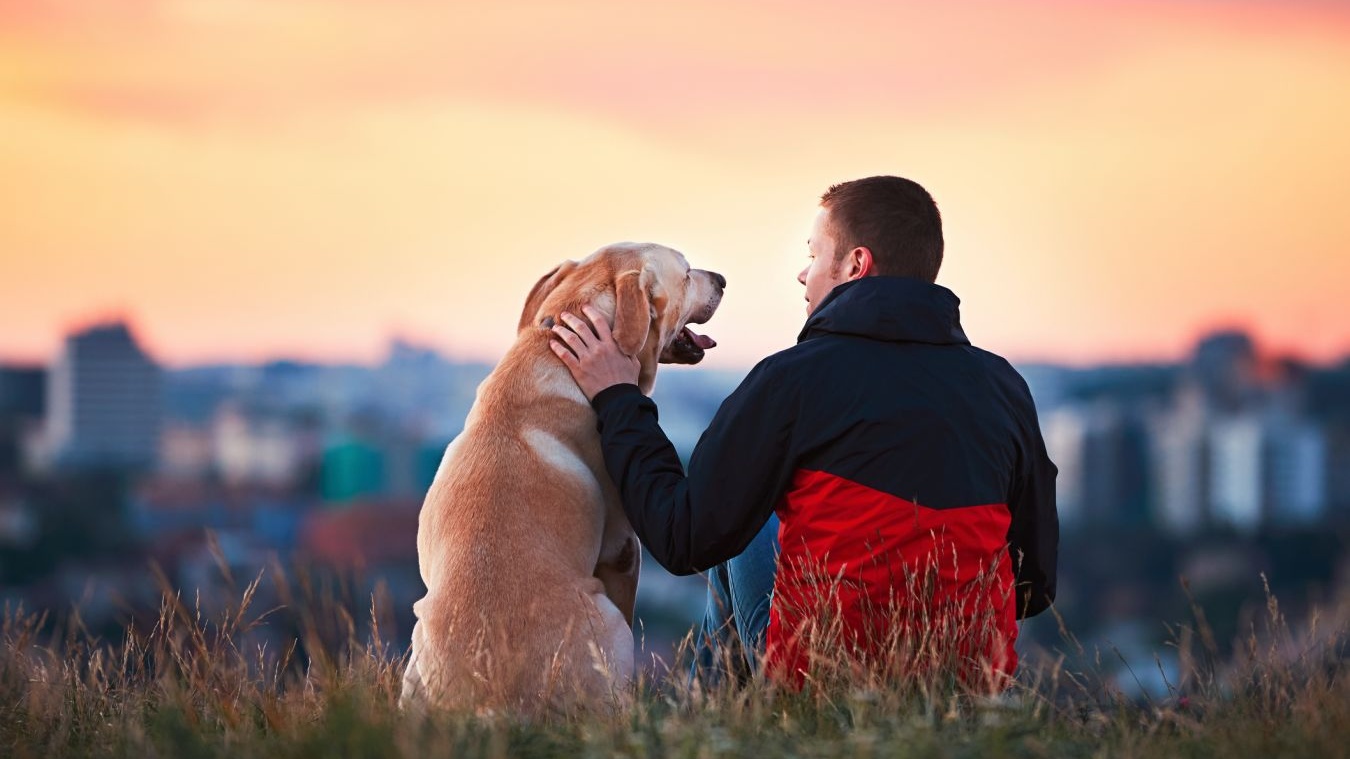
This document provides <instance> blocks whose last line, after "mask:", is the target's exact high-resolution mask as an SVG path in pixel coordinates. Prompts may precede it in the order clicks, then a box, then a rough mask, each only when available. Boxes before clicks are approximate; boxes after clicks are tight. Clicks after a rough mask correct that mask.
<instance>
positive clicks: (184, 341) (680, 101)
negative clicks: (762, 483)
mask: <svg viewBox="0 0 1350 759" xmlns="http://www.w3.org/2000/svg"><path fill="white" fill-rule="evenodd" d="M878 173H895V174H901V175H904V176H908V177H910V178H913V179H916V180H918V181H919V182H921V183H922V184H924V185H925V186H926V187H928V188H929V190H930V191H931V192H932V193H933V195H934V196H935V197H936V199H937V201H938V203H939V205H940V207H941V208H942V211H943V215H944V219H945V223H946V233H947V259H946V264H945V266H944V269H943V273H942V275H941V277H940V278H939V282H940V283H941V284H944V285H946V286H948V287H950V288H952V289H953V290H955V291H956V292H957V294H958V295H960V296H961V298H962V300H963V318H964V321H965V325H966V329H967V332H968V333H969V334H970V336H971V338H972V339H973V340H974V342H975V343H976V344H978V345H981V346H983V347H987V348H990V349H992V350H995V351H997V352H1000V353H1003V354H1005V355H1008V356H1009V357H1011V358H1013V359H1015V360H1016V359H1021V360H1033V359H1050V360H1058V361H1067V362H1075V363H1083V362H1091V361H1116V360H1143V359H1164V360H1166V359H1174V358H1177V357H1180V356H1181V355H1183V354H1184V353H1185V352H1186V351H1187V350H1188V349H1189V347H1190V345H1191V344H1192V343H1193V342H1194V340H1195V339H1196V337H1197V336H1198V335H1199V334H1201V333H1202V332H1203V331H1204V330H1207V329H1212V328H1214V327H1217V326H1227V325H1242V326H1245V327H1248V328H1250V329H1251V330H1252V331H1253V332H1254V333H1255V335H1256V336H1257V337H1258V339H1259V340H1260V341H1261V343H1262V344H1263V345H1264V346H1266V347H1267V348H1269V349H1270V350H1274V351H1281V352H1292V353H1296V354H1299V355H1302V356H1304V357H1307V358H1309V359H1313V360H1317V361H1326V360H1331V359H1334V358H1338V357H1340V356H1343V355H1346V354H1350V305H1347V304H1348V303H1350V211H1348V210H1347V209H1346V208H1345V207H1344V206H1345V205H1346V203H1347V201H1348V200H1350V7H1348V6H1345V5H1342V4H1338V3H1335V2H1293V1H1286V2H1257V1H1255V0H1248V1H1237V0H1233V1H1229V2H1219V1H1217V0H1215V1H1213V2H1200V1H1199V0H1173V1H1171V2H1130V3H1126V2H1101V3H1070V2H1044V1H1038V2H1009V1H1008V0H997V1H993V0H991V1H989V2H953V3H898V2H831V3H825V2H792V1H788V0H784V1H782V2H726V0H718V1H717V2H712V1H705V0H690V1H687V2H678V3H671V2H665V3H647V2H641V1H639V0H629V1H628V2H608V1H605V2H601V1H597V0H582V1H581V2H538V3H521V2H501V3H495V4H490V3H451V2H411V1H404V0H397V1H396V0H387V1H385V2H373V1H367V0H325V1H322V2H320V1H317V0H178V1H175V2H164V1H157V0H138V1H137V2H129V1H127V0H51V1H47V2H30V1H28V0H0V178H2V181H0V324H3V325H4V326H3V328H2V330H0V358H2V359H5V360H10V361H45V360H47V359H49V358H50V357H51V356H52V355H53V353H54V352H55V350H56V349H57V347H58V345H59V342H60V339H61V336H62V335H63V334H64V333H65V332H66V331H68V330H69V329H71V328H73V327H77V326H80V325H82V324H86V323H89V322H91V321H94V320H98V319H102V318H106V317H109V316H117V315H122V316H126V317H127V318H130V319H131V320H132V321H133V322H134V324H135V326H136V329H137V331H138V334H139V335H140V336H141V338H142V339H143V341H144V342H145V343H146V344H147V345H148V347H149V349H150V350H151V352H152V353H153V354H154V355H155V356H157V357H158V358H160V359H162V360H164V361H165V362H168V363H170V364H175V365H183V364H188V363H193V362H199V361H207V360H257V359H262V358H269V357H279V356H294V357H300V358H311V359H320V360H360V361H369V360H376V359H378V358H380V357H381V356H382V355H383V353H384V351H385V345H386V343H387V340H388V338H389V337H390V336H391V335H395V334H398V335H404V336H407V337H410V338H412V339H415V340H418V341H421V342H425V343H428V344H431V345H434V346H436V347H438V348H440V349H442V350H444V351H446V352H447V353H449V354H451V355H453V356H456V357H460V358H481V359H489V360H491V359H494V358H496V357H497V356H499V355H500V354H501V353H502V351H504V350H505V347H506V345H507V344H508V342H509V341H510V340H511V339H512V337H513V332H514V326H515V323H516V319H517V317H518V314H519V309H520V306H521V304H522V302H523V301H524V297H525V294H526V292H527V291H528V290H529V288H530V286H531V285H532V284H533V283H534V281H535V280H536V279H537V278H538V277H539V276H540V275H541V274H543V273H544V272H546V271H547V270H549V269H550V268H552V267H553V266H554V265H555V264H556V263H558V262H559V261H561V260H563V259H565V258H580V257H582V256H584V255H585V254H587V253H588V252H590V251H591V250H593V249H595V248H596V247H598V246H600V245H602V244H605V243H607V242H611V241H616V240H650V241H654V242H661V243H664V244H667V245H671V246H673V247H676V248H679V249H681V250H683V251H684V252H685V253H686V254H687V255H688V256H689V258H690V260H691V261H692V262H693V263H694V265H695V266H699V267H703V268H709V269H714V270H717V271H720V272H722V273H724V274H725V275H726V276H727V278H728V280H729V286H728V289H727V297H726V301H725V304H724V306H723V308H722V310H721V311H720V312H719V314H718V315H717V317H716V318H715V319H714V320H713V321H712V322H711V323H710V324H709V325H708V327H707V329H706V332H708V334H711V335H713V336H714V337H716V338H717V339H718V340H719V341H720V342H721V343H722V345H721V347H720V348H718V349H717V350H715V351H713V352H712V353H711V354H710V357H709V360H708V362H707V364H708V365H713V366H727V367H730V366H747V365H749V364H750V363H752V362H753V361H755V360H756V359H758V358H759V357H761V356H763V355H765V354H767V353H769V352H771V351H774V350H778V349H780V348H783V347H786V346H787V345H789V344H791V342H792V341H793V340H794V339H795V336H796V333H797V331H798V329H799V328H800V326H801V322H802V319H803V315H804V311H803V305H804V304H803V301H802V289H801V287H800V286H799V285H798V284H797V283H796V281H795V276H796V273H797V271H798V270H800V269H801V267H802V266H803V265H804V263H805V252H806V247H805V239H806V237H807V234H808V232H809V229H810V225H811V221H812V217H813V216H814V214H815V207H816V201H817V199H818V197H819V195H820V193H821V192H822V191H823V190H824V189H825V188H826V187H827V186H828V185H829V184H831V183H832V182H835V181H839V180H843V179H850V178H856V177H860V176H866V175H870V174H878Z"/></svg>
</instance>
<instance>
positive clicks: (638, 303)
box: [614, 269, 652, 356]
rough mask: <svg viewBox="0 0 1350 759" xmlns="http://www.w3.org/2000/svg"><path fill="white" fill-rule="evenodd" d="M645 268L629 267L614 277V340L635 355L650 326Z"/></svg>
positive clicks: (645, 338)
mask: <svg viewBox="0 0 1350 759" xmlns="http://www.w3.org/2000/svg"><path fill="white" fill-rule="evenodd" d="M646 278H647V277H646V276H645V272H642V271H637V270H636V269H635V270H632V271H626V272H623V273H621V274H620V275H619V276H618V278H617V279H615V280H614V341H615V342H617V343H618V344H619V349H620V350H622V351H623V352H624V353H626V354H627V355H629V356H636V355H637V354H638V351H640V350H642V346H643V345H644V344H645V343H646V342H647V333H648V332H649V331H651V328H652V305H651V301H650V299H649V298H648V297H647V283H646V282H644V281H643V280H645V279H646Z"/></svg>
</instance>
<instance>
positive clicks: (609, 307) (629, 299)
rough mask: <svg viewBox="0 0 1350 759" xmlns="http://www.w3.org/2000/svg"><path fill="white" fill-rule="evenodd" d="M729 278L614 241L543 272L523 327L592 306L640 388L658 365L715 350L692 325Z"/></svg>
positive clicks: (672, 255) (667, 252)
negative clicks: (635, 370) (629, 359)
mask: <svg viewBox="0 0 1350 759" xmlns="http://www.w3.org/2000/svg"><path fill="white" fill-rule="evenodd" d="M725 287H726V279H725V278H724V277H723V276H722V275H721V274H716V273H714V272H710V271H704V270H702V269H691V268H690V267H689V262H688V261H686V260H685V258H684V256H683V255H681V254H680V253H679V251H675V250H671V249H670V248H667V247H664V246H662V245H653V244H650V243H617V244H615V245H609V246H606V247H604V248H601V249H600V250H598V251H596V252H595V253H592V254H591V255H590V256H588V257H586V258H585V259H583V260H582V261H580V262H577V261H566V262H564V263H563V264H561V265H560V266H558V267H557V268H556V269H554V270H553V271H551V272H549V273H548V274H545V275H544V276H543V277H542V278H541V279H540V280H539V282H538V283H536V284H535V286H534V289H533V290H531V291H530V295H529V297H528V298H527V299H526V301H525V310H524V312H523V313H521V316H520V326H519V328H520V329H522V330H523V329H526V328H527V327H535V326H551V325H552V320H553V319H555V318H556V317H557V315H558V314H559V313H560V312H562V311H570V312H572V313H574V314H577V315H580V314H581V306H583V305H585V304H587V303H591V304H593V305H594V306H595V307H596V308H598V309H599V310H600V311H602V312H604V313H605V314H606V315H607V316H609V317H610V319H611V329H612V330H613V332H614V339H615V341H616V342H618V344H619V347H620V348H621V349H622V350H623V351H624V352H625V353H627V354H628V355H630V356H634V357H636V358H637V359H638V361H639V362H640V363H641V364H642V373H643V378H644V379H646V380H647V382H646V383H641V382H640V383H639V384H642V386H643V388H644V389H648V388H649V387H650V377H651V375H652V374H654V372H655V369H656V364H657V363H658V362H659V363H663V364H697V363H698V362H699V361H702V360H703V355H704V352H705V351H706V350H707V349H709V348H711V347H713V346H714V345H716V344H717V343H716V342H714V341H713V340H712V338H709V337H705V336H703V335H700V334H697V333H696V332H694V331H693V330H691V329H690V328H689V325H690V324H703V323H704V322H706V321H708V319H710V318H712V315H713V313H714V312H715V311H716V310H717V306H718V305H719V304H720V303H721V302H722V291H723V289H724V288H725Z"/></svg>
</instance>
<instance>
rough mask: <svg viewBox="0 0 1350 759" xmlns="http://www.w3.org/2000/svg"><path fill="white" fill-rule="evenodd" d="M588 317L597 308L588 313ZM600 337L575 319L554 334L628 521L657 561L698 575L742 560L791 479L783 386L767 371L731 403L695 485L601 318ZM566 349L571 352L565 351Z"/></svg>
mask: <svg viewBox="0 0 1350 759" xmlns="http://www.w3.org/2000/svg"><path fill="white" fill-rule="evenodd" d="M588 308H589V307H588ZM585 313H586V314H587V316H588V317H590V318H591V323H592V324H594V325H595V331H594V332H592V331H591V328H590V327H589V326H587V325H585V324H584V323H582V322H580V320H578V319H576V317H574V316H572V315H571V314H566V313H564V314H560V315H559V321H561V322H564V323H565V324H567V325H569V327H570V328H569V327H563V326H562V325H558V326H555V328H554V331H555V333H556V334H557V336H558V339H559V340H561V341H562V342H554V343H553V348H554V352H555V353H556V354H557V355H558V357H559V358H560V359H561V360H562V362H563V364H565V365H566V366H567V368H568V370H569V371H571V373H572V376H573V378H575V379H576V380H577V384H578V385H579V386H580V387H581V389H582V392H584V393H585V394H586V397H587V398H589V399H591V405H592V406H593V407H594V408H595V411H596V417H597V426H598V429H599V430H600V439H601V449H602V451H603V452H604V457H605V466H606V468H607V469H608V470H609V474H610V477H611V478H613V480H614V483H615V484H616V485H617V486H618V488H619V494H620V498H621V500H622V502H623V506H624V511H625V512H626V513H627V515H628V521H629V522H630V523H631V524H632V525H633V530H634V531H635V532H636V533H637V535H638V537H639V538H640V539H641V540H642V543H643V545H645V546H646V547H647V550H648V551H649V552H651V554H652V556H653V558H655V559H656V560H657V561H658V562H660V563H661V565H662V566H664V567H665V568H666V569H667V570H669V571H670V572H673V573H675V574H690V573H692V572H697V571H700V570H702V569H706V568H708V567H711V566H715V565H717V564H719V563H721V562H723V561H726V560H727V559H729V558H731V557H733V556H736V555H738V554H739V553H740V552H741V551H742V550H744V549H745V546H746V545H748V544H749V543H750V541H751V540H752V539H753V538H754V536H755V535H756V533H758V532H759V530H760V528H762V527H763V526H764V523H765V522H766V521H767V520H768V518H769V514H770V513H771V512H772V511H773V508H774V506H775V504H777V502H778V499H779V498H780V497H781V496H782V493H783V491H784V490H785V489H786V487H787V484H788V481H789V479H790V478H791V474H792V470H791V456H790V448H791V420H792V419H793V418H795V416H796V414H797V409H795V408H794V407H792V406H793V404H791V403H789V402H786V401H785V399H786V398H787V397H788V393H787V391H786V389H785V387H784V386H783V383H782V382H781V381H772V380H771V379H770V377H772V376H773V374H774V373H773V372H772V371H771V370H770V369H769V368H768V366H767V364H768V362H764V363H761V364H760V365H759V366H757V367H755V369H754V371H752V372H751V373H750V375H749V376H747V377H746V379H745V381H744V382H742V383H741V386H740V387H739V388H737V389H736V391H735V392H734V393H732V394H731V396H730V397H728V398H727V399H726V401H725V402H723V404H722V406H721V408H719V409H718V411H717V415H716V416H715V417H714V418H713V421H712V424H711V425H709V427H708V429H707V431H705V432H704V433H703V437H702V438H700V439H699V443H698V446H697V447H696V448H695V449H694V454H693V457H692V458H691V459H690V462H689V476H688V477H686V476H685V473H684V469H683V468H682V467H681V466H680V460H679V456H678V455H676V453H675V447H674V446H673V445H671V443H670V440H669V439H668V438H667V437H666V435H665V433H664V432H662V431H661V427H660V425H658V424H657V413H656V404H655V403H653V402H652V400H651V399H650V398H647V397H646V396H644V395H642V393H641V392H640V391H639V390H638V388H637V385H636V381H637V373H638V372H637V362H636V361H635V360H633V359H632V358H631V357H628V356H624V355H623V354H622V352H620V351H619V349H618V345H617V344H616V343H615V342H614V340H613V339H612V338H611V335H610V334H609V329H608V326H607V325H606V324H605V322H604V320H603V319H602V318H600V315H599V314H598V313H593V312H591V311H586V312H585ZM564 344H565V345H564Z"/></svg>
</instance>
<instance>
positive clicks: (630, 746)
mask: <svg viewBox="0 0 1350 759" xmlns="http://www.w3.org/2000/svg"><path fill="white" fill-rule="evenodd" d="M262 582H264V579H263V578H262V577H261V576H260V578H259V579H258V580H255V582H253V583H251V584H249V585H248V586H247V587H243V588H240V589H239V590H238V591H237V593H236V594H235V596H234V600H233V602H232V603H231V604H230V605H229V606H228V608H225V609H223V610H217V611H216V612H215V613H210V614H208V613H207V612H206V611H204V610H203V609H201V608H199V606H198V602H197V601H196V600H195V599H189V598H183V597H180V596H179V595H177V594H175V593H165V596H164V600H163V602H162V605H161V608H160V612H159V614H158V617H157V619H154V620H153V621H152V623H151V624H150V625H148V626H147V627H148V629H143V630H137V629H135V628H134V627H129V628H128V631H127V632H126V634H125V636H124V638H123V639H122V640H120V641H117V642H107V641H100V640H98V639H97V638H95V637H94V636H92V635H91V634H89V633H87V632H85V631H84V630H83V629H82V627H81V625H80V623H79V619H78V616H75V617H72V618H71V619H70V620H69V621H68V622H66V623H64V624H62V625H60V626H59V627H60V629H59V631H57V632H55V633H53V632H52V628H53V625H50V624H47V623H46V620H45V618H44V617H43V616H42V615H34V614H28V613H25V612H23V611H22V610H7V611H6V614H5V619H4V622H3V630H2V631H0V632H2V633H3V635H2V638H3V646H4V651H3V654H0V756H3V757H13V758H14V759H29V758H34V759H50V758H51V757H58V756H109V757H114V756H115V757H217V756H218V757H265V758H266V759H282V758H283V757H302V756H303V757H308V756H326V757H332V756H397V757H408V758H409V759H413V758H418V759H421V758H422V757H439V756H453V757H590V756H595V757H600V756H623V757H668V756H669V757H724V756H725V757H731V756H770V757H776V756H784V757H846V756H847V757H855V756H856V757H868V756H877V757H880V756H888V757H909V756H949V757H960V756H981V757H983V756H1047V757H1060V756H1149V757H1153V756H1197V757H1199V756H1216V757H1235V756H1319V757H1320V756H1347V755H1350V685H1348V684H1347V680H1346V675H1347V670H1346V665H1345V661H1346V657H1345V654H1346V650H1345V644H1346V641H1347V626H1346V616H1345V615H1344V614H1341V613H1339V612H1340V611H1342V610H1343V609H1340V610H1338V612H1337V613H1335V614H1330V615H1328V616H1327V617H1326V618H1322V617H1319V616H1317V615H1314V616H1313V617H1311V618H1309V619H1307V620H1302V621H1300V622H1299V623H1298V624H1297V625H1290V624H1288V623H1287V622H1286V620H1285V619H1284V618H1283V616H1282V615H1281V613H1280V611H1279V608H1278V604H1277V603H1276V601H1275V600H1274V599H1273V598H1271V599H1269V601H1268V604H1267V607H1266V610H1265V613H1264V614H1263V615H1262V619H1261V622H1260V624H1259V625H1254V626H1253V627H1252V628H1251V630H1250V631H1249V633H1248V634H1247V636H1246V637H1245V638H1244V639H1242V640H1240V641H1237V642H1236V644H1235V645H1234V646H1233V647H1232V649H1231V652H1230V653H1228V654H1226V655H1220V650H1221V649H1222V650H1228V647H1227V646H1220V645H1219V643H1218V642H1217V641H1214V640H1213V638H1212V635H1211V634H1210V633H1209V632H1208V627H1207V625H1206V624H1205V622H1204V615H1203V613H1202V612H1201V611H1200V610H1199V609H1196V610H1195V616H1194V618H1193V619H1192V620H1191V622H1190V623H1189V624H1181V625H1178V626H1177V627H1176V628H1175V630H1176V641H1175V645H1176V647H1177V655H1178V657H1179V659H1180V661H1181V663H1182V667H1181V675H1180V678H1179V681H1178V682H1175V683H1170V686H1169V688H1168V691H1169V692H1168V693H1167V694H1166V695H1163V696H1159V697H1154V698H1152V699H1145V700H1143V701H1130V700H1126V699H1125V698H1124V697H1122V696H1121V695H1120V693H1119V691H1117V690H1115V689H1114V688H1112V687H1111V686H1110V685H1109V684H1108V683H1107V682H1106V681H1105V680H1106V678H1104V677H1103V676H1102V675H1101V674H1100V673H1101V672H1102V671H1104V670H1103V660H1109V659H1110V657H1111V656H1112V652H1110V651H1102V652H1094V651H1085V650H1082V649H1081V647H1079V646H1078V645H1077V644H1076V643H1075V641H1074V639H1073V636H1072V635H1071V634H1069V633H1068V632H1067V631H1065V633H1064V645H1063V647H1062V648H1063V650H1062V651H1061V652H1052V653H1048V654H1046V655H1044V656H1039V657H1029V658H1031V660H1030V661H1024V663H1023V669H1022V671H1021V672H1020V674H1019V679H1018V684H1017V686H1016V687H1015V688H1014V689H1013V691H1012V692H1011V693H1010V694H1009V696H1008V697H1006V698H1003V699H999V700H997V701H993V700H989V699H978V698H971V697H969V696H965V695H962V694H961V693H960V692H959V690H958V689H957V688H955V687H952V686H950V685H945V686H944V685H943V684H941V683H939V682H934V681H929V682H922V683H916V682H913V681H906V682H891V683H884V682H878V681H875V680H873V681H870V682H868V681H863V680H860V679H857V678H852V679H850V678H848V677H840V678H832V679H830V680H829V684H822V682H823V681H818V682H813V683H811V684H808V686H807V687H806V689H805V690H803V691H801V692H786V691H782V690H779V689H775V688H774V687H772V686H771V685H769V684H767V683H765V682H763V681H754V680H752V681H750V682H746V683H728V684H724V685H721V686H717V687H702V686H696V685H691V684H689V683H687V682H685V680H684V679H683V678H670V679H668V680H667V681H665V682H653V681H650V680H644V681H642V682H641V683H640V684H639V685H638V687H637V692H636V698H635V699H634V705H633V708H632V709H631V710H630V711H628V712H626V713H623V714H621V715H619V716H597V715H594V714H591V715H586V714H576V715H572V716H567V717H559V718H556V719H552V720H547V721H535V722H527V721H523V720H519V719H513V718H511V717H507V716H474V715H470V714H434V715H430V716H427V717H416V716H410V715H405V714H403V713H401V712H400V711H399V709H398V707H397V701H398V695H399V688H400V676H401V672H402V661H401V659H400V658H399V657H398V656H396V655H394V654H393V653H391V651H390V649H389V648H388V647H387V646H386V643H385V642H384V641H383V640H382V637H381V635H382V634H381V632H380V630H379V625H378V621H377V616H378V615H376V614H375V613H374V608H373V607H374V606H375V605H377V604H376V603H372V612H371V615H370V616H371V619H370V621H369V622H364V621H363V622H364V623H363V624H361V625H358V624H356V621H355V620H353V619H352V618H351V616H350V615H349V614H348V612H347V611H346V610H345V608H343V607H340V606H339V605H336V604H327V605H326V604H325V602H323V601H321V600H318V601H316V600H315V599H314V598H312V597H300V598H296V597H289V598H288V599H287V600H288V601H289V602H290V603H289V604H288V608H289V609H290V611H291V612H293V613H295V615H296V618H297V619H300V620H301V622H302V624H301V625H300V631H299V633H298V634H297V635H295V636H294V639H293V640H291V641H289V642H286V640H285V638H282V639H281V641H282V643H283V644H284V645H282V646H280V647H279V648H278V647H275V646H273V645H271V642H275V640H276V638H275V636H274V637H273V639H272V641H271V642H269V643H268V644H266V645H258V644H256V643H255V642H253V641H255V639H256V637H257V634H258V633H259V632H261V631H265V630H266V628H267V626H268V625H269V624H271V623H272V620H274V619H275V618H276V617H275V615H274V613H272V612H267V611H260V610H258V609H255V608H253V606H254V599H255V596H256V594H257V591H258V588H259V585H260V583H262ZM324 619H328V620H330V621H332V620H335V621H336V624H335V625H326V623H324V622H323V620H324ZM333 629H336V630H338V631H339V634H338V635H336V636H334V635H333V634H332V633H331V630H333ZM358 629H362V630H364V631H366V634H362V635H358V634H357V632H356V631H357V630H358ZM1295 629H1296V630H1297V632H1295ZM344 631H345V632H344ZM302 652H304V653H302ZM677 666H678V665H677Z"/></svg>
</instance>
